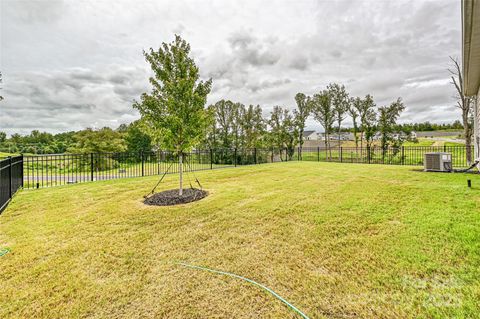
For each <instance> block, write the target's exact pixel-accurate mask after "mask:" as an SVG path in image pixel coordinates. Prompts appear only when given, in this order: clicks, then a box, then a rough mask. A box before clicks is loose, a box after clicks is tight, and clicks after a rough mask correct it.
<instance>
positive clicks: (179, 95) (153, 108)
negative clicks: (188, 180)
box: [133, 35, 212, 196]
mask: <svg viewBox="0 0 480 319" xmlns="http://www.w3.org/2000/svg"><path fill="white" fill-rule="evenodd" d="M189 53H190V45H189V44H188V43H187V42H186V41H185V40H183V39H182V38H181V37H180V36H178V35H176V36H175V40H174V41H173V42H172V43H170V44H167V43H163V44H162V46H161V47H160V48H159V49H158V51H154V50H153V49H150V50H149V51H148V52H145V51H144V56H145V59H146V60H147V62H148V63H149V64H150V66H151V68H152V71H153V73H154V76H153V77H150V83H151V84H152V87H153V88H152V91H151V93H150V94H147V93H143V94H142V96H141V102H135V103H134V105H133V107H134V108H136V109H138V110H139V112H140V114H141V116H142V120H143V121H145V123H147V124H148V125H149V126H152V127H154V128H155V129H156V131H157V132H158V133H160V134H162V135H163V136H162V140H163V143H164V145H165V147H166V148H168V149H173V150H175V151H176V153H177V154H178V164H179V177H180V187H179V196H182V195H183V155H184V152H185V151H187V150H189V149H191V148H192V147H193V146H194V145H195V144H196V143H198V142H200V141H201V139H202V134H203V133H204V132H205V127H206V125H207V122H208V121H207V120H208V119H207V112H206V110H205V103H206V101H207V95H208V93H210V90H211V85H212V81H211V79H210V80H208V81H205V82H204V81H201V80H199V78H200V74H199V69H198V67H197V66H196V65H195V62H194V60H193V59H192V58H191V57H190V56H189Z"/></svg>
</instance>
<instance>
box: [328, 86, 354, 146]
mask: <svg viewBox="0 0 480 319" xmlns="http://www.w3.org/2000/svg"><path fill="white" fill-rule="evenodd" d="M327 90H328V92H329V94H330V99H331V103H332V108H333V113H334V119H335V122H336V123H337V126H338V131H337V133H338V145H340V133H341V129H342V122H343V120H345V118H346V117H347V110H348V108H349V103H350V99H349V98H348V93H347V91H345V86H343V85H339V84H337V83H331V84H329V85H327Z"/></svg>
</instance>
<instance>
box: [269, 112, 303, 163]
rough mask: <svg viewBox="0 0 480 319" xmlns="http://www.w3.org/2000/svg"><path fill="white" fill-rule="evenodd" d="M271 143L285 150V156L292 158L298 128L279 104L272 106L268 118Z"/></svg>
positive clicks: (288, 113)
mask: <svg viewBox="0 0 480 319" xmlns="http://www.w3.org/2000/svg"><path fill="white" fill-rule="evenodd" d="M268 125H269V126H270V137H271V141H272V145H273V146H274V147H277V148H278V149H279V150H280V157H281V155H282V150H283V149H285V150H286V153H287V154H286V156H288V157H289V158H292V156H293V153H294V152H295V142H296V141H297V139H298V130H297V126H296V125H295V121H294V119H293V117H292V115H291V114H290V112H289V111H288V110H287V109H285V108H282V107H280V106H274V107H273V110H272V112H271V115H270V119H269V120H268Z"/></svg>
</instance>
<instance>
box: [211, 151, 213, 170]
mask: <svg viewBox="0 0 480 319" xmlns="http://www.w3.org/2000/svg"><path fill="white" fill-rule="evenodd" d="M210 169H213V149H210Z"/></svg>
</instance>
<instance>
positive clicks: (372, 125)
mask: <svg viewBox="0 0 480 319" xmlns="http://www.w3.org/2000/svg"><path fill="white" fill-rule="evenodd" d="M375 106H376V105H375V102H374V101H373V97H372V96H371V95H370V94H368V95H367V96H365V99H364V100H363V101H362V107H361V113H360V120H361V123H362V124H361V127H362V135H363V136H364V137H365V142H366V143H367V150H368V154H367V156H368V157H370V152H371V148H372V143H373V138H374V137H375V133H376V132H377V130H376V125H377V113H376V112H375Z"/></svg>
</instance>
